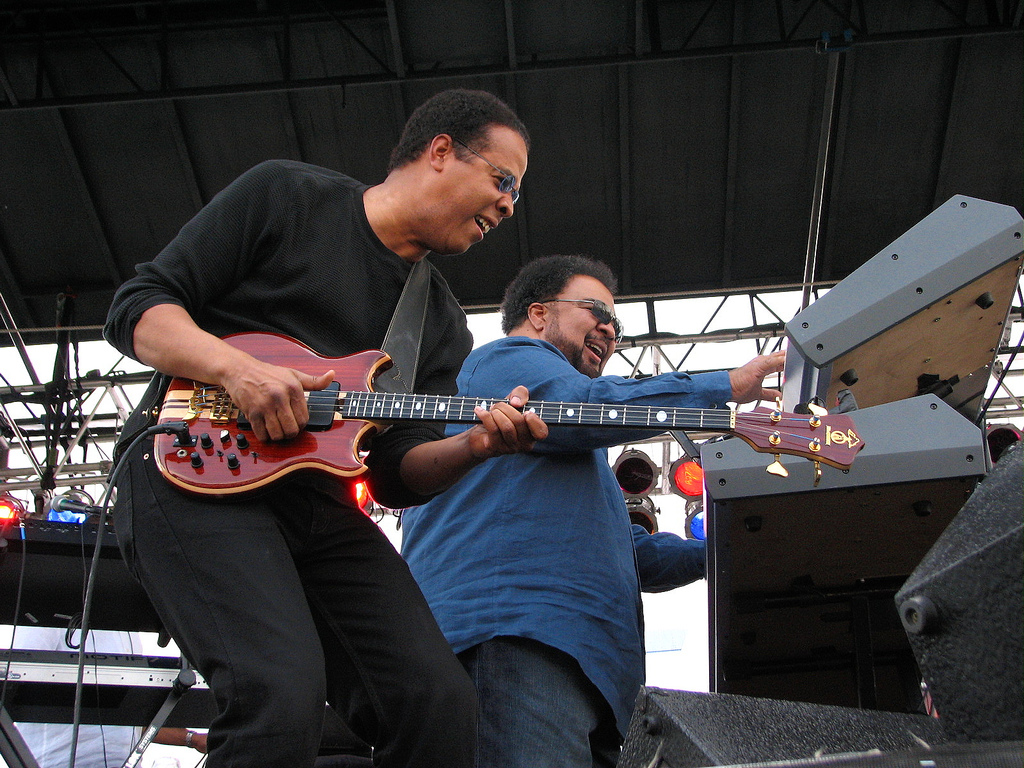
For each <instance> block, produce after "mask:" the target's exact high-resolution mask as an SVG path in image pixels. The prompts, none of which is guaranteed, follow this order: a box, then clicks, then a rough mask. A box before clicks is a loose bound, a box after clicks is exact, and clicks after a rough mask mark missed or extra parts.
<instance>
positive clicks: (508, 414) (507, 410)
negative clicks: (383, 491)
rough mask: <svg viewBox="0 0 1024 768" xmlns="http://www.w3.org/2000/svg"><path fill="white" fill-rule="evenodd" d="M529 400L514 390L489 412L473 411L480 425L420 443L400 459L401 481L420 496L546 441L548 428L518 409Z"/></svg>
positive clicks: (519, 389) (526, 394)
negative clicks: (487, 463)
mask: <svg viewBox="0 0 1024 768" xmlns="http://www.w3.org/2000/svg"><path fill="white" fill-rule="evenodd" d="M527 400H529V392H528V391H527V390H526V388H525V387H516V388H515V389H514V390H512V393H511V394H510V395H509V396H508V402H497V403H495V404H494V405H492V406H491V408H490V409H489V410H485V409H483V408H480V407H479V406H478V407H477V408H476V411H475V412H476V415H477V418H479V419H480V423H479V424H476V425H474V426H473V427H471V428H470V429H467V430H466V431H465V432H460V433H459V434H457V435H455V436H453V437H447V438H445V439H444V440H435V441H432V442H429V443H422V444H420V445H417V446H416V447H415V448H412V449H410V450H409V451H408V453H406V454H405V457H404V458H403V459H402V481H403V482H404V483H405V484H406V486H408V487H409V488H410V489H411V490H413V491H415V492H416V493H419V494H421V495H424V496H429V495H432V494H435V493H440V492H441V491H443V490H445V489H446V488H449V487H450V486H452V485H453V484H454V483H455V482H456V481H457V480H458V479H459V478H461V477H462V476H463V475H465V474H466V473H467V472H468V471H469V470H471V469H472V468H473V467H475V466H476V465H477V464H481V463H482V462H484V461H486V460H487V459H490V458H493V457H495V456H501V455H503V454H507V453H521V452H524V451H529V450H530V449H531V448H533V444H534V443H535V442H536V441H538V440H543V439H544V438H545V437H547V434H548V427H547V424H545V423H544V422H543V421H542V420H541V418H540V417H539V416H537V414H535V413H524V412H523V411H522V410H521V408H522V407H523V406H524V405H525V404H526V402H527Z"/></svg>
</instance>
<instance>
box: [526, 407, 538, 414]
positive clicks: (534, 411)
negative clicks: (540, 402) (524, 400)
mask: <svg viewBox="0 0 1024 768" xmlns="http://www.w3.org/2000/svg"><path fill="white" fill-rule="evenodd" d="M526 412H527V413H536V412H537V409H536V408H533V407H531V408H527V409H526Z"/></svg>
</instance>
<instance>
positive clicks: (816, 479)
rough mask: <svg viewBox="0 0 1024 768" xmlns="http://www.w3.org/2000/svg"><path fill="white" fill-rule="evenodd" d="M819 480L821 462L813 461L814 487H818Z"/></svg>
mask: <svg viewBox="0 0 1024 768" xmlns="http://www.w3.org/2000/svg"><path fill="white" fill-rule="evenodd" d="M820 482H821V462H820V461H816V462H814V487H815V488H817V487H818V483H820Z"/></svg>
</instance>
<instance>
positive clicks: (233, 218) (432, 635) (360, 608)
mask: <svg viewBox="0 0 1024 768" xmlns="http://www.w3.org/2000/svg"><path fill="white" fill-rule="evenodd" d="M528 142H529V138H528V134H527V132H526V129H525V127H523V125H522V123H521V122H520V121H519V119H518V118H517V117H516V116H515V114H514V113H513V112H512V111H511V110H510V109H509V108H508V107H507V106H506V105H505V104H503V103H502V102H501V101H500V100H498V99H496V98H495V97H493V96H491V95H490V94H486V93H483V92H480V91H445V92H443V93H441V94H438V95H436V96H435V97H433V98H432V99H430V100H429V101H427V102H426V103H425V104H424V105H422V106H421V107H420V108H419V109H417V110H416V112H414V113H413V115H412V116H411V117H410V119H409V122H408V123H407V124H406V127H405V130H404V131H403V134H402V138H401V139H400V142H399V145H398V146H397V147H396V149H395V150H394V152H393V154H392V158H391V164H390V166H389V171H388V175H387V178H386V179H385V181H383V182H382V183H381V184H378V185H376V186H367V185H365V184H361V183H359V182H357V181H355V180H354V179H350V178H348V177H346V176H343V175H342V174H339V173H337V172H334V171H330V170H327V169H324V168H317V167H313V166H309V165H306V164H303V163H297V162H292V161H268V162H265V163H262V164H260V165H258V166H256V167H255V168H253V169H252V170H250V171H248V172H246V173H245V174H243V175H242V176H241V177H239V178H238V179H236V180H235V181H234V182H233V183H232V184H231V185H229V186H228V187H227V188H226V189H225V190H223V191H222V192H221V193H220V194H219V195H217V196H216V197H215V198H214V199H213V200H212V201H211V202H210V203H209V204H208V205H207V206H206V207H204V208H203V210H201V211H200V212H199V213H198V214H197V215H196V216H195V218H193V219H192V220H191V221H190V222H189V223H188V224H186V225H185V227H184V228H183V229H182V230H181V232H180V233H179V234H178V236H177V237H176V238H175V239H174V240H173V241H172V242H171V243H170V244H169V245H168V246H167V248H165V249H164V250H163V251H162V252H161V253H160V254H159V255H158V256H157V257H156V259H154V260H153V261H152V262H149V263H146V264H141V265H139V267H138V268H137V270H138V275H137V276H136V277H134V278H132V279H130V280H128V281H127V282H126V283H125V284H124V285H123V286H122V287H121V288H120V289H119V291H118V293H117V295H116V296H115V298H114V301H113V304H112V306H111V310H110V315H109V317H108V321H107V326H106V329H105V336H106V338H107V339H108V340H109V341H110V342H111V343H112V344H113V345H114V346H115V347H117V348H118V349H119V350H121V351H122V352H124V353H126V354H129V355H131V356H133V357H135V358H137V359H138V360H140V361H142V362H144V363H146V364H147V365H151V366H153V367H154V368H155V369H157V370H158V371H160V372H161V373H163V374H167V375H170V376H180V377H185V378H190V379H195V380H197V381H202V382H207V383H210V384H218V385H221V386H223V387H224V388H225V389H226V390H227V392H228V393H229V394H230V395H231V398H232V400H233V402H234V403H236V404H237V405H238V406H239V407H240V408H241V410H242V411H243V412H244V413H245V414H246V416H247V417H248V419H249V420H250V421H251V424H252V429H253V431H254V432H255V433H256V435H257V437H259V438H260V439H261V440H288V439H290V438H293V437H295V436H296V435H297V434H298V433H299V432H300V430H302V429H303V427H304V426H305V425H306V423H307V420H308V410H307V407H306V402H305V397H304V393H305V392H306V391H311V390H317V389H322V388H323V387H325V386H326V385H327V384H328V383H330V381H331V380H332V379H333V377H334V372H332V371H324V372H323V373H322V374H321V375H318V376H314V375H311V374H309V373H303V372H300V371H297V370H294V369H292V368H288V367H283V366H279V365H275V364H274V363H273V362H268V361H265V360H260V359H256V357H254V356H251V355H249V354H246V353H245V352H242V351H240V350H239V349H237V348H236V347H233V346H231V345H229V344H227V343H225V342H224V341H223V339H222V338H220V337H222V336H225V335H227V334H230V333H237V332H242V331H270V332H276V333H281V334H285V335H287V336H291V337H294V338H296V339H299V340H300V341H302V342H303V343H305V344H307V345H308V346H310V347H311V348H313V349H314V350H316V352H318V353H320V354H321V355H324V356H328V357H338V356H341V355H346V354H350V353H353V352H358V351H361V350H363V349H371V348H379V347H380V346H381V344H382V342H383V338H384V334H385V331H386V329H387V326H388V323H389V321H390V318H391V314H392V312H393V310H394V307H395V304H396V302H397V300H398V296H399V294H400V293H401V290H402V287H403V284H404V282H405V278H406V276H407V275H408V273H409V270H410V269H411V265H412V264H414V263H416V262H417V261H420V260H422V259H423V258H424V257H425V256H426V255H427V253H428V252H430V251H433V252H435V253H441V254H452V253H462V252H464V251H465V250H466V249H468V248H469V247H470V246H471V245H472V244H474V243H476V242H478V241H479V240H481V239H482V238H483V237H484V236H485V235H486V234H487V232H488V231H490V229H492V228H493V227H495V226H497V225H498V224H499V223H500V222H501V221H502V220H503V219H505V218H507V217H509V216H511V215H512V213H513V209H514V204H515V201H516V199H517V198H518V196H519V190H518V186H519V180H520V179H522V176H523V173H524V172H525V171H526V164H527V153H528ZM471 344H472V339H471V337H470V335H469V332H468V330H467V328H466V323H465V316H464V315H463V313H462V311H461V309H460V308H459V307H458V304H457V302H456V300H455V298H454V297H453V296H452V294H451V292H450V291H449V290H448V287H447V285H446V283H445V281H444V279H443V278H442V277H441V275H440V274H439V273H438V272H437V270H436V269H435V268H434V267H433V266H431V267H430V289H429V295H428V304H427V322H426V328H425V330H424V334H423V339H422V343H421V347H420V357H419V368H418V371H417V376H416V382H415V386H414V388H413V389H414V391H416V392H418V393H419V392H422V393H436V394H450V393H454V392H455V390H456V388H455V376H456V374H457V373H458V370H459V367H460V365H461V363H462V360H463V358H464V357H465V356H466V354H467V353H468V351H469V349H470V347H471ZM151 389H152V390H153V391H152V392H150V393H148V396H147V398H145V399H144V402H143V403H142V404H141V405H140V407H139V408H138V409H137V413H138V414H139V415H138V416H137V417H133V421H132V422H130V423H129V425H126V427H125V430H124V431H125V433H132V432H134V431H136V430H135V424H134V422H135V421H137V420H139V419H141V418H142V416H143V414H145V413H146V412H147V411H148V410H149V409H151V408H152V406H153V404H155V403H158V402H159V398H160V397H161V395H162V392H161V391H160V387H159V386H154V387H151ZM527 396H528V393H527V392H526V390H525V389H523V388H522V387H519V388H517V389H516V390H515V391H513V392H512V393H511V395H510V398H509V400H510V403H500V404H497V405H495V406H493V407H492V408H490V410H483V409H478V410H477V415H478V417H479V418H480V424H479V425H478V426H476V427H474V428H472V429H470V430H468V431H467V432H465V433H463V434H462V435H460V436H458V437H456V438H448V439H441V432H440V430H439V429H438V428H434V427H429V426H420V425H411V424H399V425H395V426H393V427H392V428H391V429H389V430H387V431H386V432H384V433H383V434H381V435H378V436H377V437H375V438H374V440H373V442H372V445H371V449H370V454H369V457H368V459H367V465H368V466H369V467H370V470H371V475H370V484H371V488H372V490H373V493H374V496H375V498H377V500H378V501H380V502H381V503H383V504H385V505H387V506H390V507H404V506H410V505H412V504H418V503H422V502H423V501H424V500H426V499H427V498H429V497H430V496H432V495H433V494H436V493H438V492H440V491H442V490H444V489H445V488H447V487H449V486H450V485H451V484H452V483H454V482H455V481H456V480H457V479H458V478H459V477H461V476H462V475H463V474H464V473H465V472H466V471H468V470H469V469H471V468H472V467H473V466H476V465H477V464H479V463H480V462H482V461H485V460H486V459H488V458H490V457H492V456H497V455H500V454H504V453H509V452H516V451H522V450H528V449H529V448H530V447H531V446H532V444H533V442H534V441H535V440H537V439H540V438H542V437H544V436H545V435H546V429H547V428H546V427H545V425H544V424H543V422H541V421H540V420H539V419H538V418H537V417H536V416H535V415H528V414H527V415H524V414H523V413H521V412H520V411H519V410H517V409H516V408H515V407H513V406H519V405H522V403H525V401H526V398H527ZM152 453H153V449H152V440H151V439H150V440H149V441H147V442H143V443H142V444H141V445H140V446H139V447H138V449H136V450H133V451H130V452H129V453H128V454H127V456H126V459H125V460H126V461H127V462H128V466H127V467H126V471H125V474H124V476H123V477H124V479H123V480H122V481H120V482H119V484H118V500H117V505H116V506H115V513H114V519H115V525H116V527H117V532H118V540H119V542H120V543H121V546H122V550H123V552H124V554H125V560H126V562H127V563H128V564H129V567H130V568H131V569H132V571H133V572H134V573H135V574H136V575H137V576H138V578H139V579H140V580H141V582H142V584H143V586H144V587H145V588H146V590H147V593H148V594H149V596H150V598H151V600H152V601H153V604H154V606H155V607H156V609H157V611H158V613H159V614H160V616H161V619H162V620H163V622H164V623H165V625H166V627H167V629H168V631H169V632H170V633H171V635H172V636H173V637H174V638H175V640H176V641H177V643H178V645H179V647H181V649H182V651H183V652H184V653H185V655H186V656H187V657H188V658H189V659H190V660H191V661H192V663H193V664H195V665H196V667H197V669H198V670H199V671H200V673H201V674H202V675H203V677H204V678H205V679H206V681H207V682H208V683H209V684H210V686H211V688H212V690H213V692H214V694H215V697H216V700H217V704H218V708H219V714H218V716H217V718H216V719H215V720H214V722H213V724H212V726H211V730H210V734H209V740H208V746H209V750H210V752H209V763H208V766H209V768H222V767H223V766H232V768H243V767H249V766H252V767H253V768H255V766H260V768H268V767H269V766H281V767H282V768H283V767H284V766H288V768H296V767H300V766H310V765H312V764H313V761H314V758H315V756H316V753H317V749H318V746H319V738H320V724H321V722H322V717H323V706H324V702H325V701H329V702H330V703H331V705H332V707H333V708H334V709H335V710H336V711H337V712H338V714H340V715H341V716H342V718H343V719H344V720H345V721H346V722H347V723H348V725H349V726H350V727H351V728H352V729H353V731H354V732H355V733H356V734H357V735H359V736H360V737H361V738H362V739H363V740H364V741H366V743H367V744H370V745H372V746H373V750H374V760H375V763H376V764H378V765H382V766H389V765H390V766H408V767H412V766H434V765H442V764H443V765H446V766H463V765H465V766H469V765H471V764H472V761H473V733H474V727H475V700H474V694H473V688H472V684H471V683H470V682H469V680H468V678H467V677H466V676H465V674H464V673H463V671H462V668H461V666H460V665H459V664H458V662H457V661H456V660H455V658H454V656H452V654H451V651H450V649H449V647H448V645H447V643H446V641H445V639H444V637H443V635H441V633H440V631H439V630H438V629H437V626H436V623H435V622H434V620H433V618H432V617H431V615H430V611H429V609H428V607H427V605H426V603H425V601H424V600H423V597H422V595H421V594H420V592H419V590H418V588H417V587H416V585H415V583H414V581H413V580H412V578H411V576H410V575H409V572H408V569H407V568H406V567H405V565H404V563H403V562H402V560H401V558H400V557H399V556H398V554H397V553H396V552H395V551H394V549H393V548H392V546H391V544H390V543H389V542H388V541H387V539H386V538H385V537H384V535H383V534H382V532H381V531H380V530H379V529H378V528H377V527H376V525H374V524H373V522H372V521H370V520H369V519H368V518H367V517H366V516H365V515H363V514H362V513H361V512H360V511H359V510H358V509H357V508H355V507H354V505H353V503H352V501H351V499H350V498H349V494H348V493H347V492H346V489H345V488H344V487H343V486H342V485H341V484H340V483H337V482H336V481H335V480H334V479H333V478H332V477H328V476H326V475H318V476H316V477H313V478H308V479H307V478H303V479H301V480H298V479H297V480H290V481H289V480H282V481H279V482H278V483H276V484H274V485H273V486H272V487H271V488H270V490H269V491H267V492H265V493H263V494H261V495H259V496H258V497H256V498H245V499H244V500H242V501H233V500H232V501H223V500H211V501H207V500H206V499H205V498H196V497H194V496H186V495H184V494H183V493H181V492H180V491H178V490H177V489H175V488H173V487H172V486H171V485H170V483H168V482H166V480H165V479H164V478H163V477H161V476H160V475H159V473H158V472H157V470H156V467H155V465H154V461H153V459H152Z"/></svg>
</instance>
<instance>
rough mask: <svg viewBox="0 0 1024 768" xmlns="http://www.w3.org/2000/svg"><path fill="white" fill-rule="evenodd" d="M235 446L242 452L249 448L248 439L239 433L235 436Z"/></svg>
mask: <svg viewBox="0 0 1024 768" xmlns="http://www.w3.org/2000/svg"><path fill="white" fill-rule="evenodd" d="M235 444H236V445H237V446H238V447H239V448H241V449H242V450H243V451H244V450H245V449H246V448H248V447H249V438H247V437H246V436H245V435H243V434H241V433H239V434H237V435H235Z"/></svg>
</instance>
